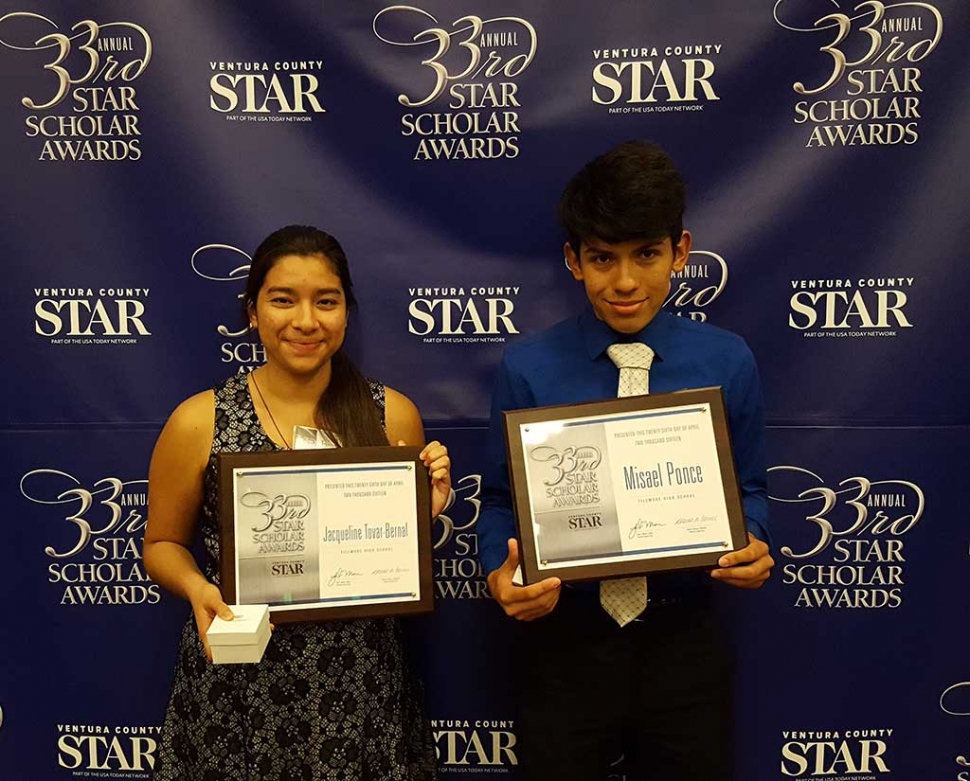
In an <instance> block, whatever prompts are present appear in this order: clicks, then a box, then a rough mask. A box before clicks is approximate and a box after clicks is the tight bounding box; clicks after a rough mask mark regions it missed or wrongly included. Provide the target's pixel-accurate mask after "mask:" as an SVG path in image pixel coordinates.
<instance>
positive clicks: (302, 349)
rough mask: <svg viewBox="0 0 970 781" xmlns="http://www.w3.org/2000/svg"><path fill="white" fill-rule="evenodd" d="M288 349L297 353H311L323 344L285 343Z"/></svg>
mask: <svg viewBox="0 0 970 781" xmlns="http://www.w3.org/2000/svg"><path fill="white" fill-rule="evenodd" d="M286 343H287V344H288V345H289V346H290V347H292V348H293V349H294V350H296V351H297V352H298V353H309V352H313V351H314V350H315V349H317V347H319V346H320V345H321V344H323V342H294V341H292V340H291V341H287V342H286Z"/></svg>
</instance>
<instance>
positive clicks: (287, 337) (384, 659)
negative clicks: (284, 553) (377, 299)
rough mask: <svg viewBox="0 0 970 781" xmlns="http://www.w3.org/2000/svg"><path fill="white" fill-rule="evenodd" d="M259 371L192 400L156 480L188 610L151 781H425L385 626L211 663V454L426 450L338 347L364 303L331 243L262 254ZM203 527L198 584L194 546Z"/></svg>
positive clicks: (438, 455)
mask: <svg viewBox="0 0 970 781" xmlns="http://www.w3.org/2000/svg"><path fill="white" fill-rule="evenodd" d="M244 305H245V311H246V316H247V318H248V321H249V325H250V327H251V328H252V329H253V330H254V331H257V332H258V333H259V338H260V340H261V341H262V343H263V346H264V348H265V350H266V363H265V365H263V366H261V367H259V368H258V369H256V370H255V371H253V372H252V373H251V374H248V375H246V374H236V375H233V376H232V377H230V378H229V379H227V380H225V381H224V382H222V383H221V384H219V385H218V386H216V388H214V389H213V390H210V391H206V392H203V393H199V394H197V395H195V396H192V397H191V398H189V399H187V400H186V401H184V402H183V403H182V404H181V405H179V407H178V408H177V409H176V410H175V411H174V412H173V413H172V416H171V417H170V418H169V420H168V422H167V423H166V425H165V428H164V429H163V430H162V433H161V435H160V436H159V439H158V443H157V444H156V446H155V452H154V454H153V456H152V463H151V469H150V472H149V497H148V516H149V517H148V526H147V529H146V532H145V548H144V555H145V566H146V568H147V570H148V572H149V574H150V575H151V577H152V578H153V579H154V580H156V581H157V582H159V583H160V584H161V585H162V586H164V587H165V588H167V589H168V590H169V591H171V592H172V593H174V594H176V595H178V596H180V597H182V598H184V599H186V600H188V601H189V603H190V604H191V605H192V612H193V617H192V618H190V620H189V621H188V622H187V623H186V625H185V627H184V629H183V632H182V638H181V644H180V647H179V656H178V663H177V666H176V670H175V680H174V684H173V689H172V696H171V700H170V702H169V706H168V711H167V713H166V716H165V725H164V728H163V732H162V739H161V744H160V748H159V753H158V759H157V764H156V769H155V778H156V779H164V781H176V779H177V780H178V781H193V780H195V779H197V780H198V781H203V780H204V781H211V780H214V779H231V780H233V781H235V780H236V779H257V778H258V779H267V780H271V779H280V780H281V781H282V780H283V779H313V780H315V781H316V780H319V781H324V780H326V781H332V780H333V779H361V781H363V780H364V779H381V781H392V780H396V779H402V780H403V779H407V780H408V781H411V780H417V779H422V780H423V779H431V778H433V777H434V775H435V758H434V749H433V745H432V742H431V734H430V731H429V729H428V726H427V723H426V721H425V719H424V715H423V713H422V707H421V703H420V692H419V691H418V688H419V687H418V685H417V684H416V683H415V680H414V677H413V676H412V675H410V674H409V672H408V666H407V663H406V660H405V658H404V651H403V648H402V643H401V637H400V631H399V627H398V625H397V622H396V621H395V620H394V619H391V618H378V619H355V620H350V621H334V622H328V623H291V624H284V625H281V626H279V627H277V628H276V629H275V631H274V633H273V636H272V639H271V640H270V644H269V646H268V648H267V649H266V652H265V654H264V656H263V659H262V661H261V662H259V663H258V664H252V665H213V664H212V663H211V662H210V654H209V648H208V646H207V644H206V641H205V633H206V630H207V629H208V627H209V625H210V624H211V622H212V620H213V618H214V617H215V616H216V615H219V616H222V617H224V618H229V617H231V611H230V609H229V607H228V606H227V605H226V604H225V602H224V601H223V599H222V594H221V592H220V590H219V581H218V569H219V531H218V530H219V526H218V498H217V490H216V489H217V485H218V475H217V474H216V472H217V469H216V462H217V459H216V455H217V454H218V453H224V452H249V451H273V450H282V449H289V448H291V447H292V446H293V434H292V433H290V432H293V431H294V427H296V426H308V427H313V428H319V429H322V430H324V431H326V432H328V433H329V434H330V435H331V438H333V439H335V440H336V441H338V442H339V443H340V444H342V445H345V446H367V445H387V444H388V443H391V444H406V445H417V446H423V445H424V431H423V427H422V424H421V417H420V415H419V414H418V410H417V408H416V407H415V406H414V404H412V403H411V401H410V400H409V399H408V398H407V397H405V396H403V395H402V394H400V393H398V392H397V391H395V390H393V389H392V388H388V387H385V386H384V385H382V384H380V383H378V382H375V381H373V380H368V379H366V378H365V377H364V376H363V375H362V374H361V373H360V371H359V370H358V369H357V368H356V367H355V366H354V364H353V363H352V362H351V360H350V359H349V358H348V357H347V355H346V354H345V353H344V351H343V349H342V344H343V341H344V335H345V333H346V330H347V321H348V315H349V313H350V310H352V309H353V308H354V306H355V305H356V301H355V299H354V293H353V285H352V282H351V279H350V272H349V270H348V266H347V258H346V256H345V255H344V252H343V250H342V249H341V247H340V244H339V243H338V242H337V240H336V239H334V238H333V237H332V236H329V235H328V234H326V233H324V232H322V231H320V230H317V229H316V228H310V227H303V226H290V227H286V228H282V229H280V230H278V231H276V232H275V233H273V234H271V235H270V236H269V237H267V238H266V239H265V240H264V241H263V242H262V244H260V245H259V248H258V249H257V250H256V254H255V255H254V257H253V261H252V265H251V267H250V270H249V278H248V280H247V283H246V292H245V297H244ZM421 459H422V460H423V461H424V463H425V465H426V466H427V467H428V470H429V473H430V475H431V504H432V508H431V509H432V516H433V517H434V516H437V514H438V513H439V512H440V511H441V510H442V509H443V508H444V506H445V504H446V502H447V500H448V497H449V494H450V491H451V475H450V461H449V458H448V453H447V450H446V449H445V447H444V446H442V445H441V444H440V443H438V442H432V443H431V444H429V445H427V446H425V447H424V449H423V450H422V451H421ZM200 526H201V532H202V537H203V539H204V542H205V548H206V563H205V568H204V572H203V571H200V569H199V567H198V566H197V564H196V562H195V559H194V558H193V556H192V554H191V552H190V547H191V545H192V541H193V539H194V536H195V534H196V531H197V528H198V527H200Z"/></svg>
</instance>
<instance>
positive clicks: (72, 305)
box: [0, 0, 970, 781]
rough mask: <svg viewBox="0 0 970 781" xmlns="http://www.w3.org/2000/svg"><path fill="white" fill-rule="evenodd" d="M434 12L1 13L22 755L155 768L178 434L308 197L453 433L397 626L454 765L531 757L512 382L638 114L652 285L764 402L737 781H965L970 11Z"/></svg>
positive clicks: (12, 591) (1, 554)
mask: <svg viewBox="0 0 970 781" xmlns="http://www.w3.org/2000/svg"><path fill="white" fill-rule="evenodd" d="M415 2H416V3H417V4H416V5H413V6H393V4H390V3H385V2H376V1H375V0H355V1H354V2H351V1H350V0H281V1H280V2H275V3H272V4H267V3H258V2H249V1H247V2H205V3H198V2H188V1H187V0H173V1H172V2H166V3H163V4H159V3H151V2H147V0H136V1H135V2H130V1H129V2H110V1H109V0H97V1H95V0H88V1H86V2H82V1H81V0H56V2H55V0H32V2H30V3H29V4H25V3H21V2H12V1H11V0H0V74H2V76H0V107H2V111H0V149H2V150H3V151H2V157H3V172H4V177H3V187H2V188H0V192H2V193H3V196H2V197H3V201H2V205H0V253H2V256H3V258H4V267H5V272H6V273H5V277H4V285H3V286H2V288H0V303H2V306H3V311H4V312H5V313H6V327H5V328H4V329H3V331H2V333H0V340H2V341H0V350H2V354H3V355H4V356H6V358H7V361H6V371H5V382H4V383H3V400H4V403H3V405H2V416H3V417H2V420H0V440H2V442H0V454H2V455H0V464H2V468H0V475H2V481H0V497H2V499H3V506H4V508H5V509H6V512H5V513H4V515H3V518H2V520H0V529H2V538H0V539H2V540H3V545H2V546H0V564H2V566H0V593H2V594H3V601H2V605H3V607H4V615H5V620H4V621H3V622H2V625H3V629H2V630H0V778H3V779H5V780H6V779H14V780H15V781H21V780H25V781H27V780H29V781H35V780H38V781H46V779H62V778H73V777H109V778H112V777H117V778H122V777H128V778H144V777H146V775H147V774H148V772H149V771H150V768H151V763H152V762H153V757H154V754H153V752H154V745H155V741H156V740H157V730H158V727H159V725H160V724H161V719H162V715H163V711H164V706H165V703H166V700H167V696H168V688H169V682H170V676H171V670H172V665H173V664H174V653H175V647H176V641H177V633H178V631H179V626H180V625H181V623H182V622H183V621H184V619H185V618H186V616H187V614H188V610H187V606H186V605H185V604H183V603H181V602H178V601H177V600H175V599H174V598H172V597H170V596H168V595H165V594H164V593H162V592H161V591H160V589H159V588H158V586H155V585H154V584H152V583H151V582H150V581H148V580H147V579H145V578H146V576H144V574H143V571H142V570H141V569H140V551H141V542H142V541H141V536H142V533H143V524H144V516H145V513H146V504H145V491H146V488H145V483H144V481H145V480H146V479H147V475H148V462H149V458H150V455H151V450H152V447H153V444H154V440H155V438H156V437H157V434H158V431H159V430H160V429H161V426H162V425H163V423H164V421H165V419H166V417H167V416H168V414H169V413H170V412H171V410H172V409H173V408H174V407H175V406H176V405H177V404H178V403H179V402H180V401H181V400H182V399H184V398H186V397H187V396H189V395H191V394H193V393H195V392H197V391H199V390H201V389H204V388H206V387H210V386H211V385H212V384H214V383H215V382H217V381H218V380H220V379H221V378H223V377H225V376H226V375H228V374H230V373H233V372H236V371H245V370H248V369H252V368H253V367H254V366H256V365H258V363H259V362H260V360H261V358H260V349H259V347H258V345H255V344H253V340H252V338H251V337H249V336H248V335H246V334H243V333H242V332H241V322H240V313H239V306H238V296H239V294H240V293H241V290H242V285H243V279H244V278H245V274H246V269H247V267H248V263H249V254H251V253H252V251H253V250H254V248H255V246H256V244H257V243H258V242H259V241H260V240H261V239H262V238H263V237H265V236H266V235H267V234H268V233H269V232H271V231H272V230H274V229H276V228H278V227H280V226H282V225H285V224H291V223H305V224H313V225H317V226H319V227H321V228H323V229H325V230H327V231H329V232H331V233H333V234H334V235H335V236H337V237H338V238H339V239H340V241H341V242H342V243H343V245H344V248H345V250H346V252H347V255H348V258H349V260H350V264H351V270H352V272H353V275H354V279H355V286H356V292H357V294H358V298H359V300H360V309H359V311H358V312H357V313H356V314H355V315H354V316H353V318H352V321H351V326H350V332H349V343H350V344H349V349H350V350H351V352H352V353H353V355H354V357H355V359H356V360H357V362H358V363H359V365H360V366H361V367H362V368H363V369H364V370H365V371H366V372H367V373H368V374H369V375H371V376H374V377H378V378H380V379H381V380H383V381H384V382H386V383H387V384H389V385H391V386H393V387H395V388H397V389H398V390H400V391H402V392H404V393H406V394H407V395H408V396H410V397H411V398H412V399H413V400H414V401H415V403H416V404H417V405H418V407H419V408H420V410H421V412H422V414H423V416H424V419H425V422H426V424H427V426H428V429H429V431H428V433H429V436H434V437H437V438H440V439H441V440H442V441H444V442H446V443H447V444H448V446H449V448H450V449H451V451H452V454H453V458H454V472H453V477H454V479H455V481H456V488H458V501H457V502H456V505H455V506H454V507H453V508H450V509H449V510H448V511H447V513H446V517H445V518H442V519H439V520H438V521H437V522H436V525H435V534H434V536H435V541H436V544H437V549H436V563H435V568H436V573H435V574H436V592H437V594H436V595H437V597H438V603H437V609H436V612H435V614H434V615H433V616H432V617H429V618H427V619H421V620H417V621H414V622H412V623H411V625H410V630H411V631H410V633H409V634H410V641H411V642H413V644H414V646H415V658H416V659H417V660H418V663H419V666H420V667H421V668H422V670H423V673H424V677H425V679H426V684H427V689H428V699H429V707H430V711H431V718H432V719H433V720H434V726H433V728H434V732H435V738H436V743H437V746H438V751H439V758H440V766H441V771H442V778H457V777H460V776H461V775H462V774H467V773H476V774H478V775H479V776H481V777H485V778H500V777H501V778H509V779H514V778H517V777H518V776H517V766H518V762H519V759H520V747H519V746H518V744H517V742H516V740H517V739H516V727H515V721H514V703H515V690H514V682H513V681H514V676H513V675H512V671H513V669H514V667H515V665H516V660H515V657H514V655H513V650H512V649H513V645H512V644H513V641H514V633H515V626H514V625H513V624H512V622H511V621H509V620H507V619H505V617H504V616H503V615H502V613H501V611H500V610H499V609H498V608H497V606H495V605H494V604H493V603H492V602H491V600H490V599H489V598H488V596H487V592H486V590H485V587H484V579H483V577H482V574H481V572H480V571H479V569H478V564H477V559H476V555H475V551H476V544H477V542H476V538H475V523H476V521H477V504H476V502H477V492H478V488H479V481H480V477H479V476H480V475H481V473H482V470H483V468H484V466H485V464H484V463H483V461H482V459H483V455H482V453H483V447H484V436H485V432H484V421H485V418H486V414H487V409H488V399H489V389H490V384H491V378H492V373H493V370H494V367H495V366H496V364H497V362H498V360H499V358H500V356H501V352H502V349H503V347H504V346H505V345H506V344H508V342H509V341H511V340H514V339H516V338H518V337H519V336H520V335H524V334H529V333H533V332H535V331H537V330H540V329H542V328H544V327H546V326H549V325H551V324H553V323H554V322H556V321H558V320H559V319H561V318H562V317H564V316H566V315H567V314H569V313H571V312H574V311H575V310H576V308H577V307H578V306H580V305H581V304H582V302H583V295H582V291H581V289H580V288H579V287H578V286H577V285H576V284H575V282H573V280H572V279H571V277H570V276H569V274H568V273H567V272H566V270H565V269H564V268H563V266H562V252H561V247H562V242H563V237H562V235H561V234H560V232H559V230H558V228H557V225H556V221H555V207H556V203H557V199H558V196H559V193H560V191H561V189H562V187H563V185H564V183H565V182H566V180H567V179H568V178H569V176H570V175H571V174H572V173H573V172H574V171H575V170H576V169H577V168H578V167H579V166H580V165H581V164H582V163H583V162H585V161H586V160H587V159H588V158H590V157H592V156H593V155H595V154H599V153H601V152H603V151H605V150H606V149H608V148H609V147H610V146H612V145H613V144H615V143H617V142H620V141H623V140H627V139H631V138H651V139H654V140H656V141H658V142H660V143H661V144H662V145H663V146H664V147H666V148H667V149H668V150H669V151H670V153H671V154H672V155H673V156H674V158H675V159H676V160H677V162H678V164H679V166H680V167H681V169H682V171H683V173H684V176H685V178H686V179H687V181H688V184H689V209H688V213H687V220H686V222H687V227H689V228H690V229H691V231H692V233H693V237H694V250H695V252H694V253H693V255H692V258H691V263H690V264H689V266H688V270H687V272H685V274H684V276H683V277H682V278H681V279H675V280H673V284H672V291H671V300H670V301H669V302H668V303H667V305H666V308H667V309H668V310H670V311H673V312H676V313H678V314H680V315H682V316H684V317H693V318H695V319H701V320H706V321H707V322H710V323H712V324H715V325H718V326H721V327H725V328H728V329H731V330H733V331H736V332H738V333H740V334H741V335H743V336H744V337H745V339H747V341H748V343H749V344H750V345H751V347H752V349H753V351H754V354H755V356H756V358H757V360H758V362H759V367H760V371H761V375H762V380H763V385H764V391H765V397H766V403H767V412H768V422H769V427H770V428H769V432H768V445H769V464H770V466H771V467H772V470H771V473H770V475H769V491H770V493H771V495H772V503H771V523H772V528H773V537H774V544H775V550H774V555H775V558H776V560H777V567H776V569H775V572H774V575H773V577H772V580H771V581H770V582H769V583H768V584H767V586H766V587H765V588H764V589H762V590H761V591H760V592H755V593H737V592H730V593H728V592H727V591H725V592H724V593H722V594H721V595H720V596H721V598H722V599H721V601H722V603H723V604H722V607H723V617H724V620H725V622H726V623H727V624H728V625H729V627H730V631H732V632H733V633H734V634H735V635H736V639H737V647H738V683H739V687H738V691H739V697H738V706H737V707H738V718H737V723H738V767H739V774H738V778H739V779H742V780H743V781H769V780H771V781H775V780H776V779H785V778H827V779H828V778H831V779H835V778H846V779H859V780H861V779H865V778H879V779H883V778H884V777H885V778H886V779H904V780H907V779H911V780H913V781H922V780H923V779H948V780H950V781H968V779H970V760H968V758H970V715H968V714H970V662H968V660H967V647H968V644H970V629H968V626H970V624H968V621H967V617H968V615H970V588H968V584H970V532H968V524H967V519H966V511H965V504H964V499H965V493H966V491H965V483H964V482H963V481H964V480H965V479H966V469H967V464H968V456H970V445H968V443H967V434H968V426H970V416H968V413H967V405H966V402H965V398H964V396H965V389H966V387H967V386H968V381H970V376H968V368H967V367H968V362H967V349H966V347H965V339H964V336H965V333H966V323H967V318H966V314H965V306H966V301H967V297H968V293H970V284H968V283H970V271H968V265H967V263H966V259H967V251H966V247H967V246H968V244H970V218H968V213H967V206H966V205H967V203H968V202H970V178H968V177H967V175H966V173H965V168H966V161H967V160H968V159H970V135H968V133H967V132H966V126H967V122H968V120H970V106H968V103H967V100H966V84H967V82H968V79H970V64H968V58H967V47H966V31H967V30H968V29H970V27H968V23H970V12H968V9H967V7H966V4H964V3H959V2H957V1H956V0H932V2H925V3H924V2H910V3H906V2H903V3H897V4H889V3H886V4H884V3H879V2H872V3H866V4H863V6H862V7H860V8H859V9H855V7H854V5H853V4H850V3H848V2H845V0H838V2H828V1H827V0H780V1H779V2H773V0H744V2H741V3H717V2H713V1H712V0H703V2H693V3H689V4H685V3H679V2H674V0H659V1H658V2H653V3H649V4H646V3H641V2H633V1H632V0H615V1H614V2H610V3H608V4H603V3H593V2H580V1H579V0H567V1H566V2H557V3H553V2H539V1H538V0H534V1H533V2H525V1H520V2H515V1H514V0H501V1H500V2H484V1H483V0H449V2H444V0H420V2H418V0H415ZM460 19H463V21H460V22H459V21H458V20H460ZM479 25H480V26H479ZM839 25H842V26H843V27H844V30H842V31H841V32H844V33H845V35H844V36H840V31H839V29H838V26H839ZM45 36H47V37H45ZM58 36H61V37H58ZM416 36H417V39H416ZM840 37H841V40H838V41H837V39H838V38H840ZM149 47H150V58H149V59H148V61H147V65H143V66H142V61H144V59H145V57H146V54H148V50H149ZM439 48H440V49H442V50H445V49H446V51H444V53H443V54H441V56H439V57H437V58H436V52H438V50H439ZM59 55H63V57H61V56H59ZM476 56H477V57H478V60H477V64H476V65H475V66H474V67H471V68H469V65H470V64H471V63H472V59H473V58H474V57H476ZM423 61H429V62H430V64H422V62H423ZM843 62H844V63H845V68H844V72H842V73H841V75H839V74H836V78H834V79H832V78H830V77H832V76H833V68H838V67H839V66H840V64H841V63H843ZM91 66H94V67H91ZM89 71H90V72H89ZM465 71H468V72H467V73H466V72H465ZM634 74H636V75H635V76H634ZM691 74H693V76H694V79H693V81H691V80H690V75H691ZM439 75H440V77H441V78H443V79H445V85H444V89H443V90H442V92H441V94H440V95H439V96H438V97H436V98H434V99H432V100H430V101H428V102H427V103H426V104H425V105H421V106H408V105H405V103H407V102H410V103H412V104H413V103H421V102H422V100H423V99H424V98H425V97H427V96H430V95H431V94H432V92H433V90H434V87H435V85H436V80H437V79H438V78H439ZM274 78H275V79H276V81H275V82H274V81H273V80H274ZM830 81H831V84H829V85H828V86H827V87H825V88H824V89H820V88H821V87H824V86H825V85H826V82H830ZM655 82H656V83H655ZM796 83H801V84H802V85H803V87H804V90H805V91H807V92H809V93H811V92H812V91H813V90H816V91H815V92H814V93H813V94H800V93H799V92H798V91H796V89H795V88H794V86H793V85H795V84H796ZM651 88H652V91H651ZM108 90H110V92H108ZM267 92H269V96H270V99H269V100H266V99H265V98H266V96H267ZM59 94H60V99H56V98H57V96H58V95H59ZM399 96H404V102H402V101H401V100H400V99H399ZM25 99H29V100H28V101H27V102H28V103H29V102H31V101H32V103H33V105H34V106H43V105H44V104H47V103H50V104H51V105H49V106H47V107H46V108H32V107H31V106H30V105H27V104H26V103H25ZM472 99H474V100H475V102H476V103H477V104H479V105H476V106H474V107H469V106H468V102H469V100H472ZM463 102H464V105H461V104H462V103H463ZM317 108H320V109H322V110H320V111H318V110H316V109H317ZM810 112H811V113H810ZM421 114H430V115H433V116H431V117H425V118H423V119H416V118H417V116H418V115H421ZM475 114H477V115H478V116H477V120H476V119H475V117H473V116H472V115H475ZM415 121H417V122H418V125H417V127H418V128H420V129H421V130H422V132H425V133H427V135H422V134H421V133H418V132H415V131H414V130H413V129H412V128H413V127H414V122H415ZM475 121H477V122H478V123H479V125H478V127H479V129H480V130H481V131H483V132H478V133H476V132H468V133H462V132H461V131H463V130H471V129H473V128H472V127H471V123H473V122H475ZM99 123H100V124H99ZM112 123H114V124H112ZM456 131H457V132H456ZM474 139H480V142H475V141H474ZM868 142H872V143H868ZM492 154H495V155H497V156H496V157H488V156H489V155H492ZM116 157H122V158H124V159H111V158H116ZM576 662H577V664H582V660H581V659H577V660H576ZM613 772H614V774H615V775H616V776H619V775H620V774H622V765H618V766H617V767H616V768H614V770H613ZM604 777H605V776H604Z"/></svg>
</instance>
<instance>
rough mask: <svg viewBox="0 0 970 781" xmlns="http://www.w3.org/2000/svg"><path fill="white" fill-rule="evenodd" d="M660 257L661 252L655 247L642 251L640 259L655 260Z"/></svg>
mask: <svg viewBox="0 0 970 781" xmlns="http://www.w3.org/2000/svg"><path fill="white" fill-rule="evenodd" d="M659 256H660V252H659V250H657V249H656V248H654V247H646V248H645V249H642V250H640V257H641V258H643V259H644V260H653V259H654V258H657V257H659Z"/></svg>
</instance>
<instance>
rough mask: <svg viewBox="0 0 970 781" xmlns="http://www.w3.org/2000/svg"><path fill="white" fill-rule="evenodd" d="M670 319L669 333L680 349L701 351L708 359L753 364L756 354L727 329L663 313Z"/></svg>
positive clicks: (741, 339)
mask: <svg viewBox="0 0 970 781" xmlns="http://www.w3.org/2000/svg"><path fill="white" fill-rule="evenodd" d="M663 316H664V317H669V318H670V334H671V338H672V340H673V341H674V343H675V347H676V349H678V350H692V351H695V352H698V353H701V356H702V357H703V358H705V359H717V360H719V361H720V362H726V363H754V355H753V354H752V352H751V348H750V347H748V343H747V342H746V341H745V340H744V338H743V337H742V336H740V335H738V334H736V333H734V332H733V331H728V330H727V329H726V328H719V327H718V326H716V325H711V324H710V323H699V322H697V321H696V320H691V319H690V318H689V317H678V316H677V315H671V314H666V313H665V314H664V315H663Z"/></svg>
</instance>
